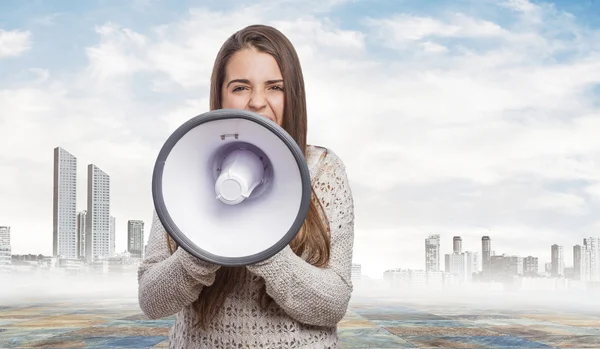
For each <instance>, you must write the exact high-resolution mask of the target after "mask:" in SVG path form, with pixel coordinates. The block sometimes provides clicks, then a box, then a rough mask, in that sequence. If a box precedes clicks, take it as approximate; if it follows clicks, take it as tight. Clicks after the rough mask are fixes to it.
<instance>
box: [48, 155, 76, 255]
mask: <svg viewBox="0 0 600 349" xmlns="http://www.w3.org/2000/svg"><path fill="white" fill-rule="evenodd" d="M52 205H53V215H52V218H53V219H52V220H53V229H52V237H53V246H52V253H53V255H54V256H55V257H58V256H60V257H63V258H77V158H76V157H75V156H73V155H72V154H70V153H69V152H67V151H66V150H64V149H63V148H61V147H56V148H54V183H53V200H52Z"/></svg>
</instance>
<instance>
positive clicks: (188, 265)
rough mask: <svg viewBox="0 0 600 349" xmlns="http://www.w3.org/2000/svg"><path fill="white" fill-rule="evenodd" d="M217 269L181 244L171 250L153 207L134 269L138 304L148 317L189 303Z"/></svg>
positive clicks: (172, 312)
mask: <svg viewBox="0 0 600 349" xmlns="http://www.w3.org/2000/svg"><path fill="white" fill-rule="evenodd" d="M218 269H219V266H218V265H214V264H210V263H208V262H205V261H202V260H200V259H198V258H196V257H194V256H192V255H190V254H189V253H187V251H185V250H184V249H183V248H177V249H176V250H175V252H174V253H173V254H171V253H170V251H169V247H168V242H167V233H166V231H165V228H164V227H163V225H162V223H161V222H160V220H159V219H158V216H157V214H156V211H155V212H154V217H153V219H152V227H151V230H150V235H149V237H148V246H147V251H146V256H145V258H144V260H143V261H142V263H141V265H140V267H139V269H138V300H139V304H140V308H141V309H142V311H143V312H144V314H145V315H146V316H148V317H149V318H150V319H158V318H162V317H166V316H171V315H173V314H175V313H177V312H179V311H180V310H181V309H183V308H184V307H185V306H188V305H190V304H192V303H193V302H194V301H195V300H196V299H197V298H198V295H199V294H200V291H201V290H202V288H203V287H204V286H210V285H211V284H212V283H213V282H214V279H215V275H216V274H215V273H216V271H217V270H218Z"/></svg>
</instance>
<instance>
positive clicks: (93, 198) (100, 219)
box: [85, 164, 112, 262]
mask: <svg viewBox="0 0 600 349" xmlns="http://www.w3.org/2000/svg"><path fill="white" fill-rule="evenodd" d="M87 180H88V186H87V216H86V228H85V234H86V235H85V259H86V261H87V262H94V261H96V260H99V259H106V258H108V257H110V256H111V245H112V243H111V216H110V176H109V175H108V174H107V173H106V172H104V171H102V170H101V169H100V168H98V167H97V166H96V165H94V164H89V165H88V178H87Z"/></svg>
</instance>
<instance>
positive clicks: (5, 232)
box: [0, 226, 12, 282]
mask: <svg viewBox="0 0 600 349" xmlns="http://www.w3.org/2000/svg"><path fill="white" fill-rule="evenodd" d="M10 264H12V252H11V245H10V227H9V226H0V269H4V268H6V267H8V266H9V265H10ZM7 282H10V281H7Z"/></svg>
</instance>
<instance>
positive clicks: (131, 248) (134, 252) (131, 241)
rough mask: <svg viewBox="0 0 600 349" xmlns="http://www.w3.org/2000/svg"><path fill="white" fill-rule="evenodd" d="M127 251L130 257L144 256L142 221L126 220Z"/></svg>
mask: <svg viewBox="0 0 600 349" xmlns="http://www.w3.org/2000/svg"><path fill="white" fill-rule="evenodd" d="M127 252H129V253H131V256H132V257H136V258H143V257H144V221H140V220H129V221H127Z"/></svg>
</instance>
